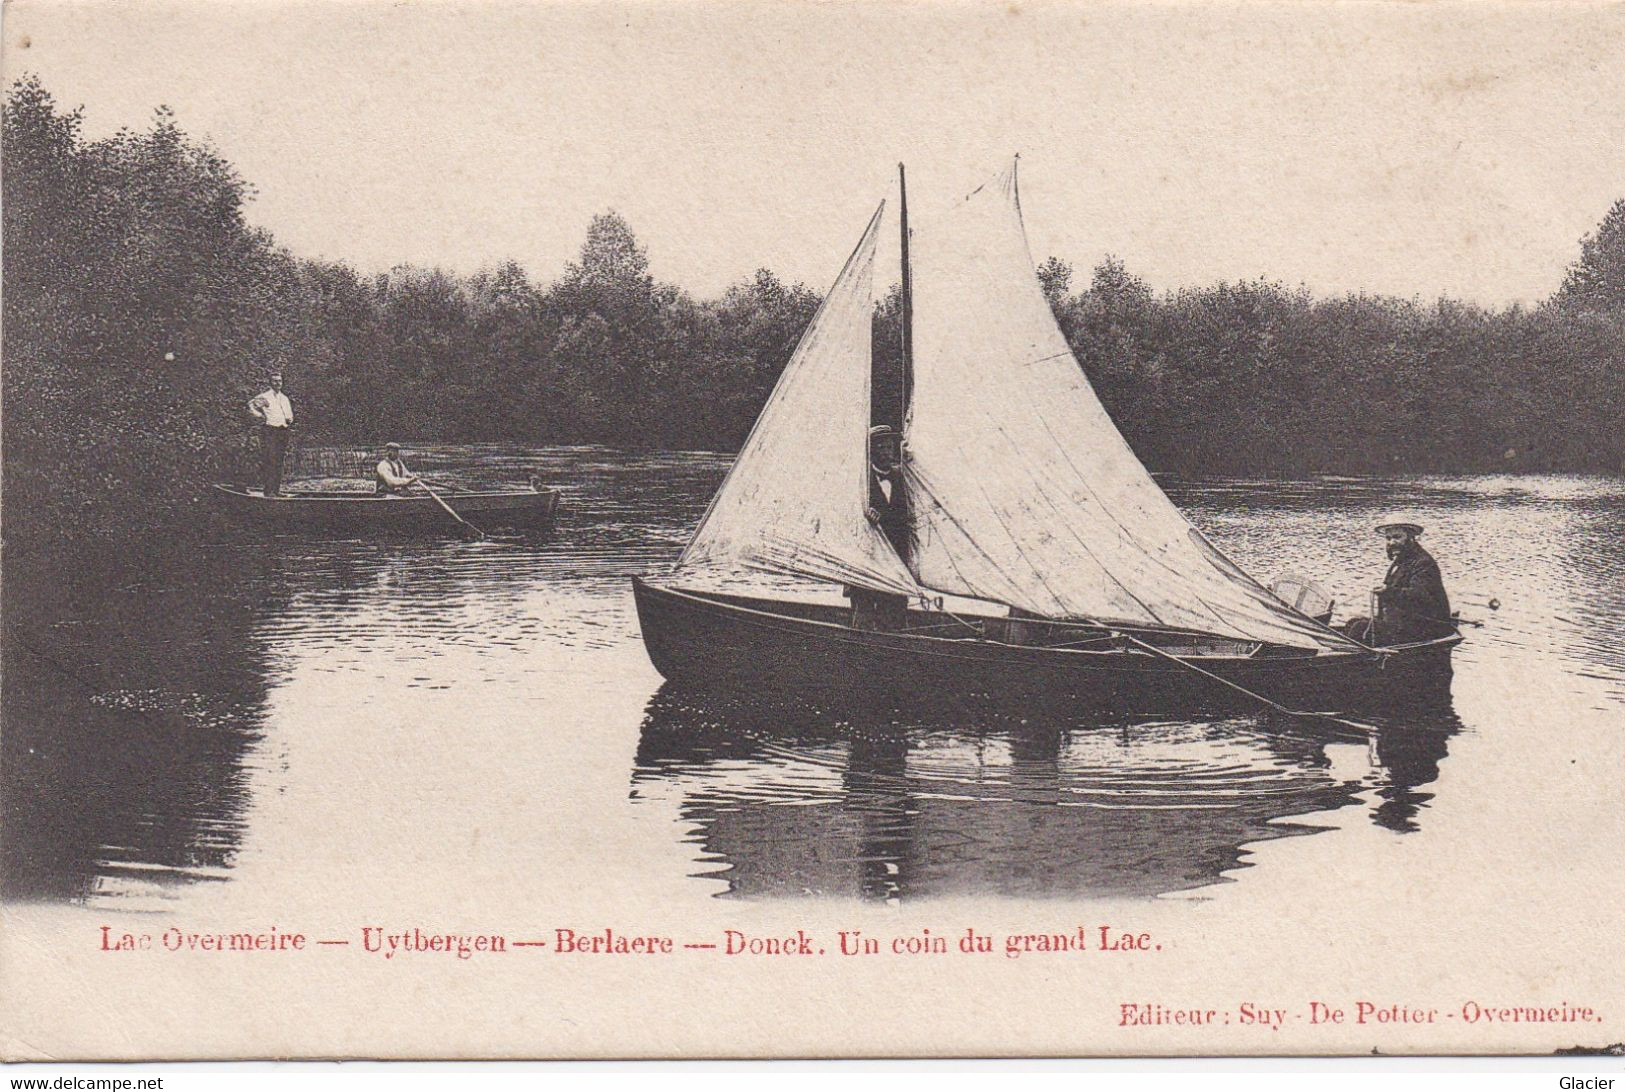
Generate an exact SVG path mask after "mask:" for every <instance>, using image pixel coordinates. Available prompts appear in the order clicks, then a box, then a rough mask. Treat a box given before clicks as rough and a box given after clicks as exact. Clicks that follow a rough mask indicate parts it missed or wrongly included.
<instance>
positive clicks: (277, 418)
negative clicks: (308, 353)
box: [248, 373, 293, 497]
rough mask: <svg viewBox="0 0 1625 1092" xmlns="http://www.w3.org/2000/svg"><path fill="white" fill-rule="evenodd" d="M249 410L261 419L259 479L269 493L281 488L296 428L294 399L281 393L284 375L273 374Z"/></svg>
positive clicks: (274, 493) (250, 403)
mask: <svg viewBox="0 0 1625 1092" xmlns="http://www.w3.org/2000/svg"><path fill="white" fill-rule="evenodd" d="M248 412H249V413H250V414H251V415H253V417H254V420H256V421H258V422H259V423H260V479H261V480H262V482H263V483H264V486H265V495H266V496H267V497H274V496H277V495H278V494H280V493H281V492H282V461H283V460H284V459H285V458H287V455H288V433H289V432H290V431H292V429H293V403H292V402H290V401H288V396H287V395H285V394H283V393H282V375H281V373H278V374H276V375H273V376H272V377H271V388H270V389H269V390H265V391H261V392H260V393H259V394H256V395H255V396H254V398H253V400H252V401H250V402H249V403H248Z"/></svg>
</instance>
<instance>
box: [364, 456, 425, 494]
mask: <svg viewBox="0 0 1625 1092" xmlns="http://www.w3.org/2000/svg"><path fill="white" fill-rule="evenodd" d="M417 480H418V476H417V475H416V474H413V473H412V472H410V471H409V470H407V469H406V463H405V462H404V461H403V460H402V459H401V445H400V444H396V443H388V444H385V445H384V457H383V458H382V459H380V460H378V465H377V466H376V467H375V468H374V469H373V493H375V494H376V495H377V496H380V497H404V496H406V491H407V490H408V489H410V488H412V486H413V485H415V484H417Z"/></svg>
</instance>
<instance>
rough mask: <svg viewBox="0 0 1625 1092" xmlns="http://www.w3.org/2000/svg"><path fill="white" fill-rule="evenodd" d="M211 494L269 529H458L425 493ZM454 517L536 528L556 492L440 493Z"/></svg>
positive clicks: (546, 518)
mask: <svg viewBox="0 0 1625 1092" xmlns="http://www.w3.org/2000/svg"><path fill="white" fill-rule="evenodd" d="M213 495H214V498H215V500H216V502H217V503H218V504H219V505H220V507H221V508H222V510H224V511H225V512H226V514H228V515H229V516H230V517H231V518H233V519H234V520H236V521H238V522H240V523H244V524H247V525H249V526H253V527H257V528H261V529H264V530H270V531H304V532H321V533H342V534H369V533H370V534H380V533H394V534H401V533H418V534H444V533H447V532H450V531H455V530H457V529H458V525H457V524H456V522H455V521H453V520H452V518H451V517H450V516H449V515H447V514H446V511H445V509H443V508H441V507H440V505H438V504H436V503H435V500H434V498H433V497H430V496H428V495H426V494H414V495H412V496H408V497H375V496H372V495H371V494H366V493H284V494H282V495H281V496H279V497H267V496H264V495H263V494H261V493H259V492H257V491H256V492H249V491H247V490H244V489H239V488H237V487H235V486H228V485H217V486H215V487H214V490H213ZM441 496H443V497H445V498H446V500H447V502H448V503H450V505H451V507H452V508H453V509H455V510H456V512H457V514H458V515H460V516H462V517H463V518H464V519H466V520H468V521H469V522H470V523H472V524H473V525H474V526H476V527H478V528H480V529H481V530H482V531H490V530H494V529H498V528H506V529H516V530H517V529H525V530H541V529H545V528H547V527H550V526H552V523H553V517H554V513H556V512H557V511H558V506H559V491H558V490H557V489H538V490H530V489H525V490H510V491H504V492H486V493H442V494H441Z"/></svg>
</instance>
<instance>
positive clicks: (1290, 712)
mask: <svg viewBox="0 0 1625 1092" xmlns="http://www.w3.org/2000/svg"><path fill="white" fill-rule="evenodd" d="M1117 636H1119V637H1121V638H1123V640H1125V641H1127V642H1129V643H1130V644H1132V645H1136V646H1138V647H1140V648H1143V649H1144V650H1145V651H1147V652H1149V653H1151V655H1153V656H1160V657H1161V658H1163V659H1164V660H1172V661H1173V662H1174V663H1176V664H1178V665H1179V666H1180V667H1183V668H1185V669H1186V670H1188V671H1194V672H1196V674H1198V675H1201V676H1204V677H1205V678H1209V679H1212V680H1213V681H1214V682H1216V683H1221V684H1223V685H1225V686H1228V687H1229V688H1230V689H1232V690H1234V691H1236V692H1237V693H1240V694H1245V695H1247V697H1249V698H1252V699H1253V700H1254V701H1256V702H1262V703H1263V704H1265V705H1267V706H1269V707H1270V708H1271V709H1274V710H1275V711H1276V712H1278V713H1285V714H1286V715H1287V716H1289V717H1319V718H1321V719H1322V720H1329V721H1333V722H1335V723H1337V724H1346V725H1348V726H1349V727H1350V728H1355V729H1358V730H1359V731H1361V732H1365V733H1367V734H1369V733H1372V732H1375V731H1376V728H1374V727H1373V726H1372V725H1369V724H1361V723H1360V722H1359V721H1355V720H1344V719H1343V718H1342V717H1337V716H1333V715H1332V714H1330V713H1317V712H1314V711H1313V710H1309V709H1288V708H1287V707H1286V706H1284V705H1282V704H1281V703H1280V702H1278V701H1274V700H1272V699H1270V698H1266V697H1265V696H1264V695H1262V694H1259V693H1256V692H1255V691H1252V690H1248V689H1247V688H1246V687H1245V686H1242V685H1241V684H1240V683H1233V682H1231V681H1230V680H1229V679H1227V678H1225V677H1224V676H1223V675H1215V674H1214V673H1213V672H1211V671H1208V670H1207V669H1206V668H1201V667H1197V666H1196V665H1195V664H1193V663H1191V662H1190V661H1189V660H1186V659H1184V658H1182V657H1180V656H1175V655H1174V654H1173V653H1172V652H1169V651H1167V650H1165V649H1161V648H1158V647H1157V646H1156V645H1154V644H1152V643H1151V642H1149V641H1142V640H1140V639H1139V638H1138V637H1136V636H1134V635H1133V634H1131V633H1118V634H1117Z"/></svg>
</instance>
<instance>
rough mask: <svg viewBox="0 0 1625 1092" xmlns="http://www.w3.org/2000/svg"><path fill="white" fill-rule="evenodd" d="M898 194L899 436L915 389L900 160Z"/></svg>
mask: <svg viewBox="0 0 1625 1092" xmlns="http://www.w3.org/2000/svg"><path fill="white" fill-rule="evenodd" d="M897 195H898V209H899V211H900V212H901V216H900V223H901V235H902V256H903V370H902V377H901V381H900V382H899V383H898V393H899V395H900V397H901V401H900V402H899V403H898V408H897V434H898V436H901V435H902V433H903V426H904V424H906V423H907V422H908V403H909V397H910V395H911V394H913V391H914V277H913V274H912V273H911V272H910V270H909V266H908V180H907V179H906V178H905V177H904V174H903V165H902V164H901V163H899V164H898V165H897Z"/></svg>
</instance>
